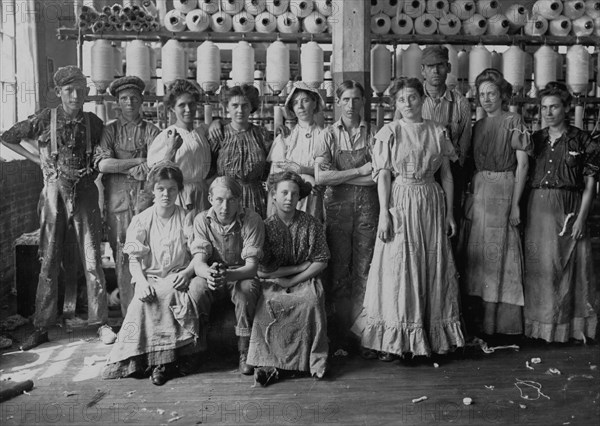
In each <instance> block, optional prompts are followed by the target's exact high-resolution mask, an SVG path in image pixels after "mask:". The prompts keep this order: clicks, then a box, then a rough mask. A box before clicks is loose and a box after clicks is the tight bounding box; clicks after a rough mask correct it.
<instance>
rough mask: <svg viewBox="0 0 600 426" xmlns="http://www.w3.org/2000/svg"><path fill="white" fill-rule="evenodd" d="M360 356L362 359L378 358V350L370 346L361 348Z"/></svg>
mask: <svg viewBox="0 0 600 426" xmlns="http://www.w3.org/2000/svg"><path fill="white" fill-rule="evenodd" d="M360 357H361V358H362V359H377V357H378V355H377V351H374V350H373V349H369V348H360Z"/></svg>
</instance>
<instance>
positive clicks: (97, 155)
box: [94, 125, 116, 168]
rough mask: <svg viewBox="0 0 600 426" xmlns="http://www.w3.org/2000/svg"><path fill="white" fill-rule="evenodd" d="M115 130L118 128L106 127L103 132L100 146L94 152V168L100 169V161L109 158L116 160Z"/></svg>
mask: <svg viewBox="0 0 600 426" xmlns="http://www.w3.org/2000/svg"><path fill="white" fill-rule="evenodd" d="M115 130H116V126H114V125H112V126H110V125H109V126H104V129H103V130H102V137H101V138H100V145H98V146H97V147H96V150H95V152H94V166H95V167H96V168H98V164H100V161H102V160H106V159H108V158H116V153H115V139H116V135H115Z"/></svg>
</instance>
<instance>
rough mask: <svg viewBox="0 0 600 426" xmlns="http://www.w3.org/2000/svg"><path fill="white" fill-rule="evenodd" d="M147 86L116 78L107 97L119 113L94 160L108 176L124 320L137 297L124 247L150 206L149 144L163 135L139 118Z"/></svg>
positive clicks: (105, 179) (106, 130)
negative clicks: (134, 223)
mask: <svg viewBox="0 0 600 426" xmlns="http://www.w3.org/2000/svg"><path fill="white" fill-rule="evenodd" d="M144 88H145V84H144V82H143V81H142V80H141V79H140V78H138V77H135V76H126V77H121V78H118V79H116V80H115V81H113V82H112V83H111V85H110V86H109V87H108V93H109V94H110V95H111V96H114V97H115V98H117V103H118V105H119V108H120V111H121V113H120V115H119V117H118V118H117V119H116V120H113V121H111V122H110V123H108V124H107V125H106V126H105V127H104V132H103V133H102V139H101V140H100V146H99V147H98V148H97V149H96V153H95V156H94V162H95V164H97V167H98V170H100V172H101V173H103V174H104V176H103V178H102V183H103V184H104V199H105V200H106V224H107V230H108V241H109V243H110V247H111V249H112V252H113V256H114V259H115V273H116V275H117V283H118V286H119V298H120V300H121V312H122V314H123V318H125V314H126V313H127V307H128V306H129V303H130V302H131V299H132V297H133V287H132V285H131V274H130V273H129V262H128V258H127V255H126V254H124V253H123V244H124V243H125V235H126V233H127V227H128V226H129V223H130V222H131V218H132V217H133V216H134V215H136V214H138V213H141V212H142V211H143V210H144V209H145V208H146V207H148V206H149V205H150V204H151V203H152V200H151V199H150V195H149V194H147V193H146V192H144V182H145V180H146V175H147V174H148V165H147V163H146V156H147V153H148V146H149V145H150V143H152V141H153V140H154V138H156V136H158V134H159V133H160V130H159V129H158V127H156V126H155V125H154V124H152V123H151V122H149V121H146V120H143V119H142V116H141V114H140V110H141V107H142V101H143V96H142V93H143V91H144Z"/></svg>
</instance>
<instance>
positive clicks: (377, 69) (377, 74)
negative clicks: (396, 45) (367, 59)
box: [371, 44, 392, 96]
mask: <svg viewBox="0 0 600 426" xmlns="http://www.w3.org/2000/svg"><path fill="white" fill-rule="evenodd" d="M391 81H392V52H390V51H389V50H388V49H387V47H385V46H384V45H382V44H377V45H375V46H374V47H373V48H372V49H371V87H372V88H373V91H374V92H375V93H376V94H377V95H379V96H381V95H382V94H383V92H385V90H386V89H387V88H388V86H389V85H390V83H391Z"/></svg>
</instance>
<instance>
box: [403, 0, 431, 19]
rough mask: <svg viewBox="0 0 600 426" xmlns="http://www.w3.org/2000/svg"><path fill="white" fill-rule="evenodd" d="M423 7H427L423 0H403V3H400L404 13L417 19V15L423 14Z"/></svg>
mask: <svg viewBox="0 0 600 426" xmlns="http://www.w3.org/2000/svg"><path fill="white" fill-rule="evenodd" d="M425 9H427V3H426V2H425V0H404V4H403V5H402V10H404V13H406V14H407V15H408V16H410V17H411V18H413V19H417V18H418V17H419V16H421V15H422V14H424V13H425Z"/></svg>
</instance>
